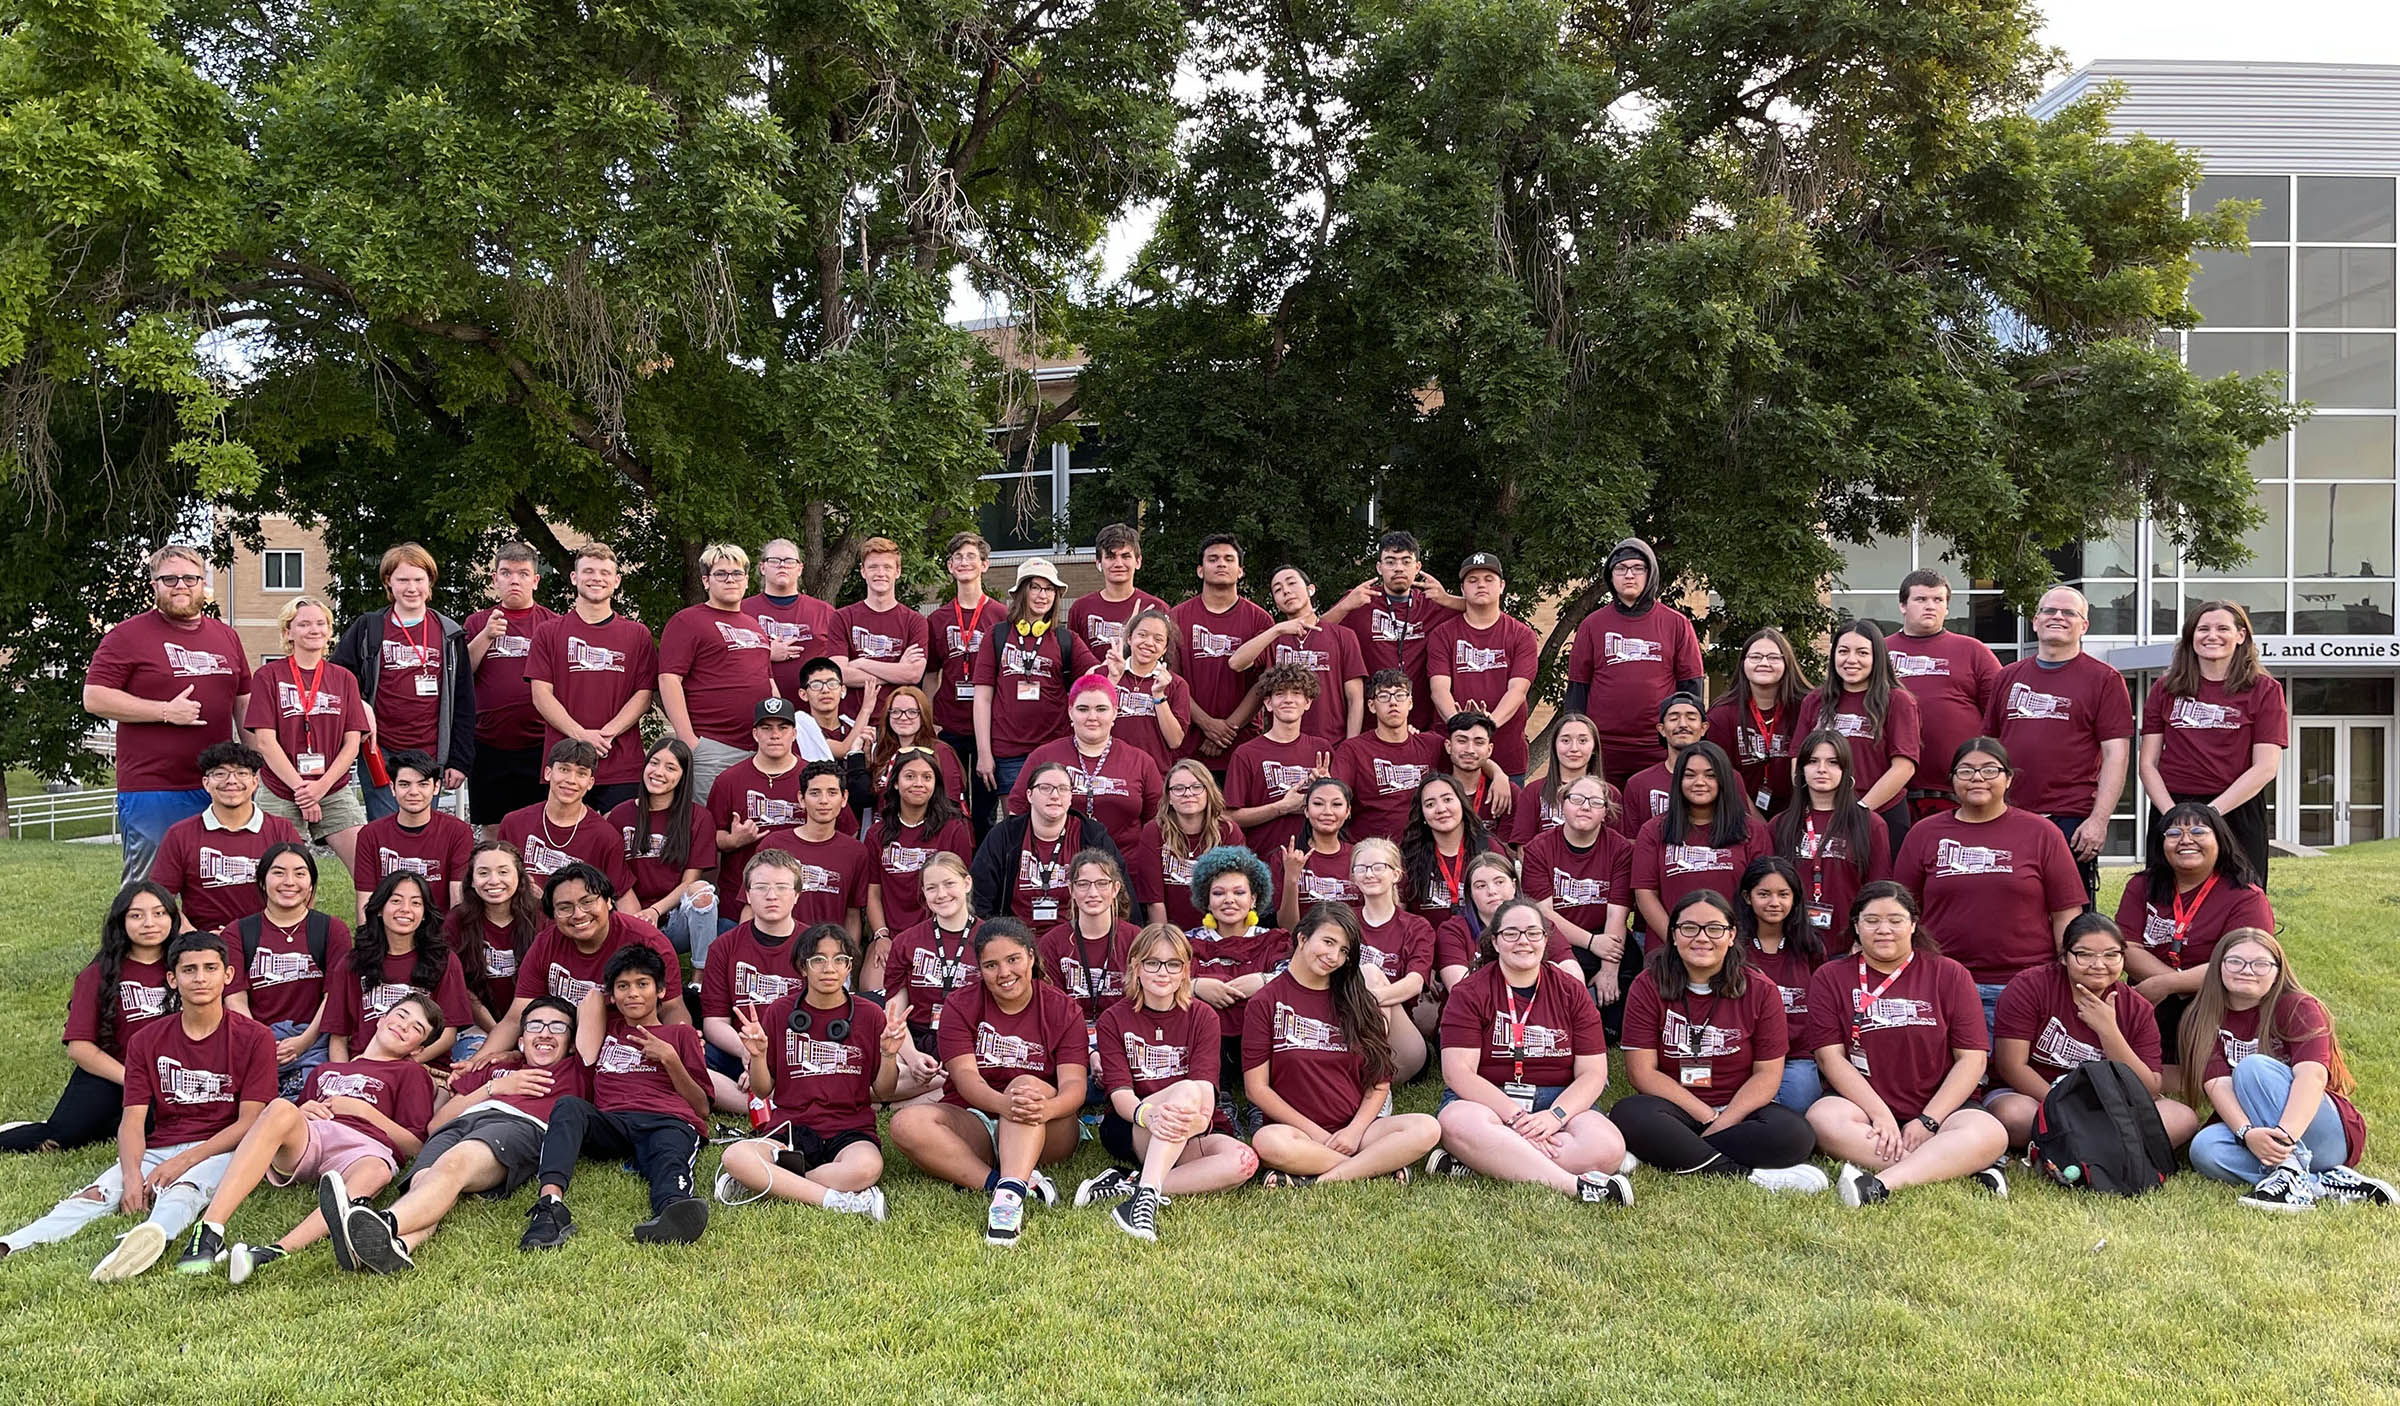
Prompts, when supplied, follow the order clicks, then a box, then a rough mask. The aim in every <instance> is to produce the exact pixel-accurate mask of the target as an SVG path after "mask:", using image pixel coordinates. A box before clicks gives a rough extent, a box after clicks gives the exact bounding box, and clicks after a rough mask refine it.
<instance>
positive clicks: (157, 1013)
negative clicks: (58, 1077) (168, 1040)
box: [59, 957, 167, 1062]
mask: <svg viewBox="0 0 2400 1406" xmlns="http://www.w3.org/2000/svg"><path fill="white" fill-rule="evenodd" d="M101 999H102V997H101V992H100V964H99V963H98V962H92V963H90V964H88V965H86V966H85V967H84V969H83V970H82V971H79V972H77V973H75V985H74V987H73V988H72V989H71V990H70V991H68V993H67V1028H66V1033H64V1034H63V1035H61V1036H59V1043H61V1044H67V1043H71V1042H73V1041H76V1040H82V1041H84V1042H86V1043H88V1044H94V1045H98V1046H99V1047H100V1048H101V1049H102V1050H104V1051H106V1052H107V1053H108V1055H109V1056H110V1057H112V1058H114V1059H116V1060H118V1061H120V1062H122V1061H123V1060H124V1058H125V1042H126V1041H127V1040H129V1039H131V1038H132V1036H133V1033H134V1032H135V1031H137V1030H139V1029H141V1028H142V1027H143V1026H144V1025H146V1024H148V1023H149V1022H151V1021H153V1020H158V1019H161V1018H163V1017H164V1016H165V1015H166V1014H167V968H166V965H165V964H164V963H163V962H143V961H136V960H135V959H134V958H132V957H126V958H123V959H122V960H120V961H119V962H118V963H117V989H116V990H115V991H113V992H110V993H109V994H108V997H107V999H109V1000H113V1001H115V1002H116V1003H117V1015H116V1019H115V1020H114V1021H112V1022H110V1024H109V1027H108V1038H107V1039H105V1040H103V1039H101V1038H100V1010H101V1005H100V1002H101Z"/></svg>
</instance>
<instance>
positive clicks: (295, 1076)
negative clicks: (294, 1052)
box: [267, 1020, 327, 1103]
mask: <svg viewBox="0 0 2400 1406" xmlns="http://www.w3.org/2000/svg"><path fill="white" fill-rule="evenodd" d="M307 1028H308V1022H307V1021H305V1020H279V1021H276V1022H275V1023H274V1024H273V1025H270V1026H268V1027H267V1033H268V1034H270V1035H273V1036H274V1037H275V1038H276V1039H278V1040H289V1039H290V1038H292V1037H293V1036H294V1035H297V1034H299V1033H300V1032H301V1031H303V1030H306V1029H307ZM326 1053H327V1051H326V1048H325V1037H324V1036H323V1035H321V1034H320V1035H319V1036H317V1042H316V1043H315V1044H313V1045H311V1046H309V1047H308V1048H307V1049H305V1050H302V1051H301V1052H300V1057H299V1058H298V1059H295V1060H293V1061H292V1062H291V1063H289V1064H287V1065H284V1066H282V1067H281V1068H279V1069H277V1070H276V1071H275V1082H276V1085H277V1092H279V1093H281V1094H282V1095H283V1096H284V1097H285V1098H287V1099H290V1100H291V1101H292V1102H294V1103H298V1102H299V1101H300V1090H301V1089H302V1088H304V1087H306V1086H307V1084H308V1076H309V1074H310V1073H312V1072H313V1071H314V1070H315V1069H316V1067H317V1066H318V1065H320V1064H323V1063H324V1062H325V1056H326Z"/></svg>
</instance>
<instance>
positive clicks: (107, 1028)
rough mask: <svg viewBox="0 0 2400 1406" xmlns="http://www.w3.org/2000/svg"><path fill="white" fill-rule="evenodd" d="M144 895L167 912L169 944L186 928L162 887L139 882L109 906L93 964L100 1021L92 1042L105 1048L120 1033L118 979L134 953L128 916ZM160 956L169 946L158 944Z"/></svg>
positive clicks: (172, 900)
mask: <svg viewBox="0 0 2400 1406" xmlns="http://www.w3.org/2000/svg"><path fill="white" fill-rule="evenodd" d="M144 894H148V895H149V896H150V897H152V898H155V899H157V900H158V901H159V904H160V906H161V907H163V908H165V909H166V910H167V942H173V941H174V940H175V934H176V932H177V931H178V930H179V929H181V928H182V927H183V909H182V908H180V907H179V906H177V904H176V902H175V895H173V894H171V893H169V892H167V890H166V888H165V887H164V886H163V885H160V884H155V883H152V882H151V881H150V880H148V879H136V880H134V881H133V882H132V883H130V884H127V885H126V886H125V887H123V888H121V889H119V890H117V896H116V898H115V899H114V900H112V901H111V902H110V903H109V905H108V916H107V917H105V918H103V919H101V920H100V950H99V952H97V953H95V954H94V955H93V957H92V965H93V966H96V967H98V968H99V969H100V999H99V1002H98V1004H99V1007H100V1020H99V1024H98V1027H97V1029H96V1030H95V1031H94V1034H95V1035H96V1037H97V1038H95V1039H94V1040H93V1041H92V1043H93V1044H96V1045H98V1046H99V1047H100V1048H102V1049H107V1048H108V1042H109V1041H110V1040H111V1039H112V1038H114V1037H115V1035H116V1033H117V979H118V977H119V976H120V975H122V974H123V972H124V968H125V959H126V958H127V957H129V956H131V955H132V954H133V935H132V934H131V933H128V932H127V931H126V930H125V913H126V911H127V910H128V909H130V908H132V907H133V901H134V900H135V899H137V898H140V897H141V896H142V895H144ZM159 954H160V955H161V956H162V957H163V956H164V955H165V954H166V943H164V942H162V943H160V944H159Z"/></svg>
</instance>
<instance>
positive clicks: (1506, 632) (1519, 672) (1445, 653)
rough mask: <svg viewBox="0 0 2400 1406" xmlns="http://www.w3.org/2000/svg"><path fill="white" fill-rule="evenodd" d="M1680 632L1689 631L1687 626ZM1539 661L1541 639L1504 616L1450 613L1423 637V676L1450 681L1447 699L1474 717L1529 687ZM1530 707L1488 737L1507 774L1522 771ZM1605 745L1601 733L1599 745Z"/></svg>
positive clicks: (1528, 704)
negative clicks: (1472, 619)
mask: <svg viewBox="0 0 2400 1406" xmlns="http://www.w3.org/2000/svg"><path fill="white" fill-rule="evenodd" d="M1676 618H1678V619H1681V618H1682V617H1680V616H1678V617H1676ZM1684 629H1686V630H1689V629H1691V626H1690V624H1688V623H1687V624H1685V626H1684ZM1541 663H1542V643H1541V641H1540V640H1539V639H1536V638H1535V637H1534V633H1533V631H1532V630H1530V629H1528V628H1526V625H1525V622H1524V621H1522V620H1519V619H1517V618H1516V617H1515V616H1513V615H1506V614H1504V615H1502V616H1501V617H1500V618H1499V619H1497V620H1495V621H1493V622H1492V623H1491V624H1490V625H1487V626H1484V627H1482V628H1477V627H1476V626H1474V625H1472V624H1470V623H1468V621H1467V617H1466V616H1464V615H1452V616H1450V617H1449V618H1448V619H1446V620H1443V621H1442V622H1441V623H1440V624H1437V625H1435V626H1434V627H1433V630H1432V632H1431V633H1430V634H1429V635H1427V636H1426V639H1425V671H1426V673H1427V675H1428V676H1429V677H1431V678H1437V679H1440V678H1446V679H1448V680H1450V698H1451V701H1452V702H1454V703H1456V704H1457V705H1458V706H1459V707H1460V708H1462V709H1472V710H1474V711H1476V712H1479V713H1489V712H1491V711H1492V710H1493V709H1494V708H1497V707H1499V706H1500V700H1501V699H1502V698H1504V697H1506V696H1507V694H1508V687H1509V685H1510V684H1511V683H1513V682H1515V681H1516V680H1518V679H1523V680H1525V681H1526V682H1528V683H1531V682H1532V681H1533V675H1534V672H1535V670H1537V669H1539V668H1540V667H1541ZM1531 704H1532V695H1531V694H1527V695H1526V706H1524V707H1521V708H1519V709H1517V712H1516V716H1515V717H1512V718H1510V719H1509V720H1508V721H1507V722H1504V723H1502V724H1501V725H1500V732H1499V735H1498V736H1496V737H1494V738H1493V739H1492V760H1493V761H1496V762H1498V763H1499V764H1500V769H1501V770H1502V771H1505V772H1507V773H1508V774H1509V775H1511V776H1522V775H1523V774H1524V773H1525V767H1526V761H1527V752H1526V748H1525V717H1526V715H1527V714H1528V713H1530V712H1532V711H1533V709H1532V706H1531ZM1652 711H1653V712H1655V711H1656V709H1655V707H1654V708H1653V709H1652ZM1607 742H1608V738H1607V734H1606V733H1605V732H1603V733H1602V735H1601V744H1602V745H1603V746H1606V745H1607Z"/></svg>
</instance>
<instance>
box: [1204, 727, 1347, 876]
mask: <svg viewBox="0 0 2400 1406" xmlns="http://www.w3.org/2000/svg"><path fill="white" fill-rule="evenodd" d="M1329 750H1331V749H1330V748H1328V747H1327V746H1326V744H1325V739H1323V738H1321V737H1311V736H1309V735H1308V734H1307V733H1305V732H1304V733H1301V734H1300V736H1299V737H1297V738H1295V739H1294V740H1292V741H1290V742H1278V741H1276V740H1275V739H1274V738H1272V737H1268V736H1266V735H1264V734H1261V735H1259V736H1257V737H1253V738H1251V739H1250V740H1249V741H1247V742H1244V743H1242V744H1241V745H1240V746H1238V747H1236V748H1234V749H1233V758H1232V760H1230V761H1229V762H1227V763H1226V765H1225V808H1226V809H1227V810H1244V809H1247V808H1249V807H1251V806H1263V805H1266V804H1267V803H1269V802H1270V801H1275V800H1280V799H1281V798H1282V796H1283V793H1284V792H1286V791H1288V790H1290V789H1291V788H1293V787H1294V786H1301V785H1305V784H1307V781H1308V776H1309V773H1310V772H1312V771H1314V770H1316V766H1317V758H1318V757H1319V756H1320V755H1322V754H1324V753H1325V752H1327V751H1329ZM1307 823H1308V819H1307V817H1306V816H1305V815H1303V814H1301V812H1299V811H1296V810H1295V811H1293V812H1292V813H1291V814H1289V815H1278V816H1276V817H1275V818H1273V819H1272V820H1262V821H1260V822H1258V823H1257V824H1255V825H1252V826H1251V827H1249V829H1248V831H1247V832H1246V834H1245V836H1244V838H1245V842H1246V843H1248V844H1249V846H1250V851H1251V853H1253V854H1255V855H1257V856H1258V857H1259V858H1261V859H1264V860H1265V861H1267V871H1268V872H1269V873H1273V872H1274V871H1275V868H1276V866H1277V865H1279V864H1281V863H1282V862H1283V861H1282V860H1281V858H1279V856H1280V854H1281V852H1282V850H1283V847H1284V846H1285V845H1287V844H1290V843H1291V842H1292V839H1293V837H1294V836H1296V835H1298V834H1299V833H1300V827H1301V826H1303V825H1305V824H1307Z"/></svg>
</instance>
